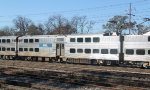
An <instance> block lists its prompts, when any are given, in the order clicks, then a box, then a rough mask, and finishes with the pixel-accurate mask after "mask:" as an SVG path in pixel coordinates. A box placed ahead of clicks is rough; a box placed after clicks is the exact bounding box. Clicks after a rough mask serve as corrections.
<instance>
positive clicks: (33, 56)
mask: <svg viewBox="0 0 150 90" xmlns="http://www.w3.org/2000/svg"><path fill="white" fill-rule="evenodd" d="M4 48H5V49H4ZM0 57H1V58H2V59H22V60H42V61H45V60H48V61H57V62H68V63H82V64H99V65H100V64H102V65H118V64H130V65H132V64H133V65H140V66H144V67H147V66H150V35H126V36H103V35H102V34H79V35H35V36H22V37H16V36H5V37H0Z"/></svg>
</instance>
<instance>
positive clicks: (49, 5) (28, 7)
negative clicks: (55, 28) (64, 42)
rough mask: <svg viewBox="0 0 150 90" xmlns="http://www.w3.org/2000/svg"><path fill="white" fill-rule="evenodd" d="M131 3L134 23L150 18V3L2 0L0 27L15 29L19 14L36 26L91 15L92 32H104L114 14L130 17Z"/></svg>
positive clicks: (136, 0)
mask: <svg viewBox="0 0 150 90" xmlns="http://www.w3.org/2000/svg"><path fill="white" fill-rule="evenodd" d="M129 3H132V13H133V14H134V15H135V16H134V17H133V18H132V20H135V21H137V22H138V23H140V22H142V19H143V18H145V17H148V18H150V0H0V12H1V13H0V28H2V27H4V26H13V22H12V20H13V19H14V18H16V17H17V16H19V15H21V16H25V17H27V18H29V19H31V20H33V21H34V22H35V23H45V21H46V20H47V19H48V17H49V16H53V15H62V16H64V17H66V18H71V17H73V16H87V18H88V20H93V21H95V22H97V23H96V24H95V26H94V29H93V31H91V32H100V31H103V30H102V27H101V26H102V25H103V24H105V23H106V22H107V21H108V20H109V19H110V18H111V17H113V16H114V15H127V14H128V9H129ZM149 25H150V24H149Z"/></svg>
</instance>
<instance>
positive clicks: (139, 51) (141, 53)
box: [136, 49, 145, 55]
mask: <svg viewBox="0 0 150 90" xmlns="http://www.w3.org/2000/svg"><path fill="white" fill-rule="evenodd" d="M136 54H137V55H145V50H144V49H137V50H136Z"/></svg>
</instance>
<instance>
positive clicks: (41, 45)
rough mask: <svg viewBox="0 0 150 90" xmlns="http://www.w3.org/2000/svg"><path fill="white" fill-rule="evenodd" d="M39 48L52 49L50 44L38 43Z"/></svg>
mask: <svg viewBox="0 0 150 90" xmlns="http://www.w3.org/2000/svg"><path fill="white" fill-rule="evenodd" d="M39 47H47V48H49V47H52V44H51V43H40V44H39Z"/></svg>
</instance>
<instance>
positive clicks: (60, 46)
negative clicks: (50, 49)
mask: <svg viewBox="0 0 150 90" xmlns="http://www.w3.org/2000/svg"><path fill="white" fill-rule="evenodd" d="M64 55H65V47H64V44H60V43H59V44H56V56H64Z"/></svg>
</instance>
